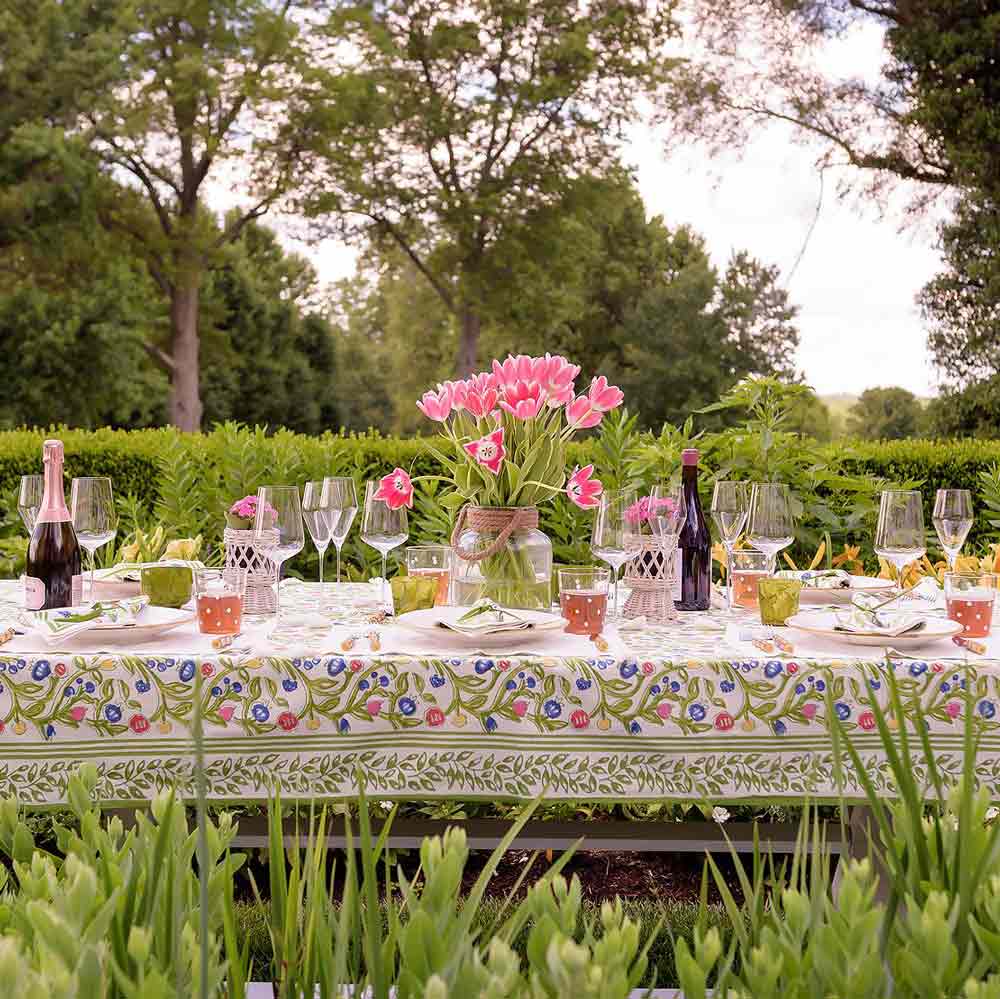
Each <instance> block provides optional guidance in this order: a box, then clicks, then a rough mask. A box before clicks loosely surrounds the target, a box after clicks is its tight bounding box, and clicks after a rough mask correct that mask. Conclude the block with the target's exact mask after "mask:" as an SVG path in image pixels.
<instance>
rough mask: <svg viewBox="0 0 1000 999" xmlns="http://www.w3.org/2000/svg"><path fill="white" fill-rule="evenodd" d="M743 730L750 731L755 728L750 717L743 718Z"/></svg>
mask: <svg viewBox="0 0 1000 999" xmlns="http://www.w3.org/2000/svg"><path fill="white" fill-rule="evenodd" d="M742 726H743V731H744V732H752V731H753V730H754V728H756V726H755V724H754V720H753V719H752V718H744V719H743V722H742Z"/></svg>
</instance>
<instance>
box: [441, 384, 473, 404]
mask: <svg viewBox="0 0 1000 999" xmlns="http://www.w3.org/2000/svg"><path fill="white" fill-rule="evenodd" d="M438 388H439V389H444V390H445V391H446V392H447V393H448V399H449V401H450V403H451V408H452V409H464V408H465V397H466V396H467V395H468V393H469V387H468V385H466V384H465V382H445V383H444V385H439V386H438Z"/></svg>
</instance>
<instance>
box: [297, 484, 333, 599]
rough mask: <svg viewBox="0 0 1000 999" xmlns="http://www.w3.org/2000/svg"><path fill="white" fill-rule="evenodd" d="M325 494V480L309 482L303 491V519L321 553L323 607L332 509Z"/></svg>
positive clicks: (317, 549)
mask: <svg viewBox="0 0 1000 999" xmlns="http://www.w3.org/2000/svg"><path fill="white" fill-rule="evenodd" d="M325 500H326V497H325V496H324V494H323V482H322V481H316V482H307V483H306V485H305V489H303V491H302V519H303V520H304V521H305V524H306V527H307V528H308V529H309V536H310V537H311V538H312V540H313V544H314V545H315V546H316V551H317V553H318V554H319V606H320V608H321V609H322V607H323V562H324V560H325V559H326V550H327V548H328V547H329V546H330V511H329V509H328V508H327V506H326V502H325Z"/></svg>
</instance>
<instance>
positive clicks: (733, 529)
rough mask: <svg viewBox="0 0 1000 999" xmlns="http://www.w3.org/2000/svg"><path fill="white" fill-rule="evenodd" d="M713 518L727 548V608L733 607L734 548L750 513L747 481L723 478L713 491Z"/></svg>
mask: <svg viewBox="0 0 1000 999" xmlns="http://www.w3.org/2000/svg"><path fill="white" fill-rule="evenodd" d="M711 513H712V520H713V521H714V522H715V526H716V527H717V528H718V529H719V537H720V538H721V540H722V546H723V548H725V549H726V609H727V610H729V611H730V612H731V611H732V609H733V550H734V549H735V547H736V542H737V541H738V540H739V538H740V534H741V533H742V532H743V528H744V527H746V523H747V517H748V516H749V513H750V487H749V485H748V484H747V483H746V482H731V481H728V480H725V479H724V480H721V481H719V482H716V483H715V489H714V490H713V491H712V506H711Z"/></svg>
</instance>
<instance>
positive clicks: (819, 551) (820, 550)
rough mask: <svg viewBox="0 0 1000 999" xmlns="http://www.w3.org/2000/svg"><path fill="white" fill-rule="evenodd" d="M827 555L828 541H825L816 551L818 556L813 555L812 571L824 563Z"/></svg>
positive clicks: (810, 565)
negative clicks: (824, 557)
mask: <svg viewBox="0 0 1000 999" xmlns="http://www.w3.org/2000/svg"><path fill="white" fill-rule="evenodd" d="M825 554H826V540H825V539H824V540H823V541H821V542H820V543H819V548H817V549H816V554H815V555H813V558H812V561H811V562H810V563H809V568H810V569H815V568H816V566H818V565H819V564H820V562H822V561H823V556H824V555H825Z"/></svg>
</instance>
